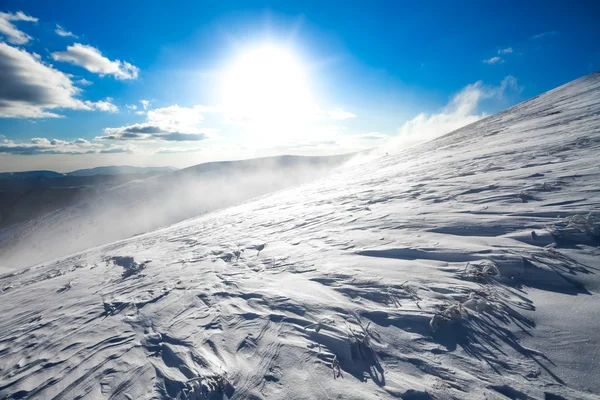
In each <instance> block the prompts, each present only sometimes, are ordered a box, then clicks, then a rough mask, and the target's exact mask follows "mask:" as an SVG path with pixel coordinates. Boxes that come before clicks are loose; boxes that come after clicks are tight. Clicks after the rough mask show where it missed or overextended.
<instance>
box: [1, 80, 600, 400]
mask: <svg viewBox="0 0 600 400" xmlns="http://www.w3.org/2000/svg"><path fill="white" fill-rule="evenodd" d="M599 151H600V75H598V74H595V75H591V76H588V77H585V78H582V79H580V80H578V81H575V82H573V83H571V84H568V85H566V86H563V87H561V88H558V89H556V90H553V91H551V92H548V93H547V94H544V95H542V96H539V97H537V98H535V99H532V100H530V101H528V102H525V103H523V104H520V105H518V106H515V107H513V108H511V109H509V110H507V111H505V112H503V113H500V114H497V115H495V116H492V117H490V118H487V119H485V120H482V121H480V122H477V123H475V124H472V125H470V126H468V127H466V128H463V129H461V130H458V131H456V132H454V133H452V134H449V135H447V136H445V137H442V138H440V139H438V140H435V141H433V142H429V143H425V144H422V145H420V146H417V147H414V148H410V149H406V150H403V151H398V152H390V153H389V154H386V155H380V156H374V157H372V158H371V159H368V160H359V161H357V162H356V163H355V165H353V166H348V167H347V168H346V169H344V170H342V171H339V172H337V173H336V174H334V175H332V176H329V177H327V178H325V179H322V180H319V181H315V182H312V183H309V184H305V185H302V186H298V187H295V188H292V189H287V190H284V191H280V192H277V193H275V194H272V195H267V196H264V197H262V198H258V199H255V200H253V201H250V202H247V203H245V204H242V205H239V206H236V207H232V208H229V209H224V210H221V211H218V212H214V213H210V214H207V215H204V216H201V217H198V218H195V219H192V220H188V221H185V222H182V223H179V224H178V225H174V226H172V227H169V228H166V229H162V230H160V231H156V232H152V233H148V234H144V235H140V236H136V237H134V238H131V239H127V240H124V241H121V242H117V243H113V244H110V245H106V246H103V247H99V248H95V249H93V250H89V251H86V252H83V253H80V254H76V255H73V256H70V257H68V258H65V259H62V260H60V261H56V262H52V263H46V264H43V265H39V266H36V267H32V268H28V269H25V270H19V271H17V272H14V273H12V274H10V275H4V276H3V277H1V278H0V285H1V286H0V290H2V292H1V294H0V398H9V399H23V398H43V399H75V398H83V397H85V398H94V399H96V398H98V399H100V398H102V399H104V398H106V399H109V398H110V399H145V398H162V399H169V398H173V399H222V398H223V399H224V398H228V399H232V398H235V399H261V398H269V399H308V398H311V399H327V398H343V399H382V398H402V399H502V398H508V399H531V398H532V399H588V398H589V399H591V398H598V394H600V380H598V376H599V374H600V364H599V363H600V335H598V331H599V330H600V307H598V305H599V304H600V303H599V300H598V299H599V293H600V279H599V274H600V261H599V260H600V258H599V255H600V249H599V248H598V245H599V238H600V219H599V218H600V216H599V214H598V212H599V211H600V210H599V209H598V208H599V204H600V170H599V168H598V164H597V156H598V154H599ZM382 154H383V152H382Z"/></svg>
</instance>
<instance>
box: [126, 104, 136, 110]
mask: <svg viewBox="0 0 600 400" xmlns="http://www.w3.org/2000/svg"><path fill="white" fill-rule="evenodd" d="M125 107H127V108H129V109H130V110H137V106H136V105H135V104H125Z"/></svg>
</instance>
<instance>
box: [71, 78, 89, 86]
mask: <svg viewBox="0 0 600 400" xmlns="http://www.w3.org/2000/svg"><path fill="white" fill-rule="evenodd" d="M75 83H76V84H77V85H81V86H90V85H93V84H94V82H92V81H88V80H87V79H85V78H81V79H78V80H76V81H75Z"/></svg>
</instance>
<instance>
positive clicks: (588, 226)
mask: <svg viewBox="0 0 600 400" xmlns="http://www.w3.org/2000/svg"><path fill="white" fill-rule="evenodd" d="M550 232H552V235H553V236H554V237H555V238H556V239H557V241H558V242H560V241H561V240H562V241H567V242H572V243H583V244H596V243H598V242H599V241H600V214H599V213H592V212H589V213H588V214H585V215H582V214H575V215H571V216H568V217H566V218H564V219H562V220H560V221H558V222H556V223H554V225H553V226H552V227H551V228H550Z"/></svg>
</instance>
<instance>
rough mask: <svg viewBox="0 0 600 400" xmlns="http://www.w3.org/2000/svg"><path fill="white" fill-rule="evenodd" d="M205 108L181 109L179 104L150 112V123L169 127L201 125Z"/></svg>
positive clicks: (198, 106)
mask: <svg viewBox="0 0 600 400" xmlns="http://www.w3.org/2000/svg"><path fill="white" fill-rule="evenodd" d="M202 112H204V107H203V106H200V105H197V106H193V107H189V108H188V107H179V106H178V105H177V104H175V105H173V106H169V107H164V108H157V109H154V110H150V111H148V113H147V115H148V122H150V123H153V124H156V125H160V126H169V127H181V126H185V127H190V126H194V125H197V124H198V123H200V122H201V121H202V120H203V119H204V116H203V115H202Z"/></svg>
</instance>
